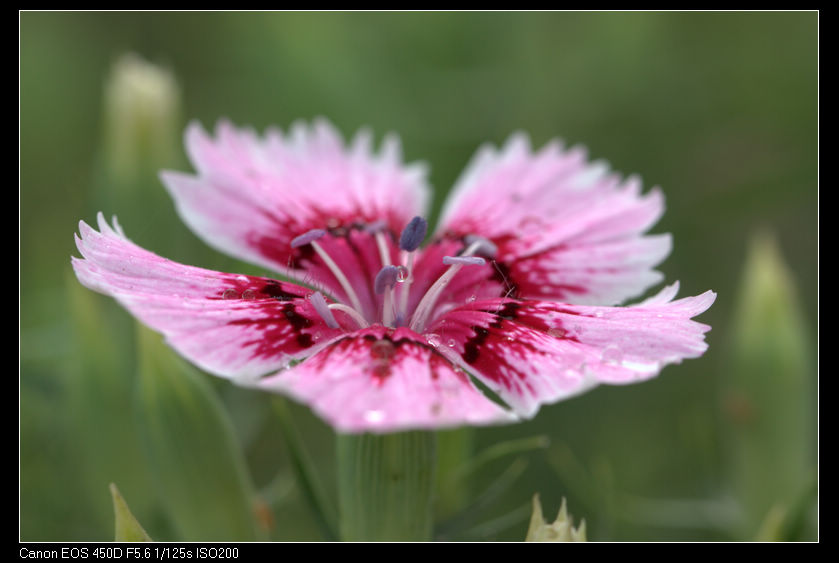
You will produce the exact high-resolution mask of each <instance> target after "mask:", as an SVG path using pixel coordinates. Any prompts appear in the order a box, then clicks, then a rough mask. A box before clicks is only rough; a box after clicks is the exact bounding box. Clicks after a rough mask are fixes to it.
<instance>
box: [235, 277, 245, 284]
mask: <svg viewBox="0 0 839 563" xmlns="http://www.w3.org/2000/svg"><path fill="white" fill-rule="evenodd" d="M236 279H237V280H239V281H240V282H242V283H248V278H247V276H236Z"/></svg>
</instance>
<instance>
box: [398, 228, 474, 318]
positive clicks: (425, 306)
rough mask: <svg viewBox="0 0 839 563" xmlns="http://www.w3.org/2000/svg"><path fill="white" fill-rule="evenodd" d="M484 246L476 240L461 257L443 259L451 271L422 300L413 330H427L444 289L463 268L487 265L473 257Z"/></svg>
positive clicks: (415, 316) (444, 274)
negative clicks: (427, 323)
mask: <svg viewBox="0 0 839 563" xmlns="http://www.w3.org/2000/svg"><path fill="white" fill-rule="evenodd" d="M482 245H483V241H481V240H476V241H475V242H473V243H472V244H470V245H469V246H468V247H467V248H466V250H465V251H463V254H461V255H460V256H445V257H444V258H443V263H444V264H450V266H449V269H448V270H446V271H445V272H444V273H443V275H442V276H440V277H439V278H437V281H436V282H434V284H433V285H432V286H431V287H430V288H429V289H428V291H427V292H426V293H425V295H424V296H423V297H422V299H421V300H420V302H419V305H417V308H416V310H415V311H414V316H413V318H412V319H411V326H410V328H411V330H413V331H415V332H422V331H423V330H424V329H425V324H426V322H427V321H428V317H429V316H431V312H432V311H433V309H434V305H435V304H436V303H437V299H438V298H439V297H440V294H441V293H442V292H443V289H445V287H446V286H447V285H448V284H449V282H451V281H452V280H453V279H454V277H455V276H456V275H457V273H458V272H459V271H460V269H461V268H462V267H463V266H477V265H482V264H484V263H485V261H484V259H483V258H479V257H477V256H472V254H474V253H475V251H477V250H478V249H479V248H481V247H482ZM467 258H477V259H478V260H472V261H470V260H466V259H467Z"/></svg>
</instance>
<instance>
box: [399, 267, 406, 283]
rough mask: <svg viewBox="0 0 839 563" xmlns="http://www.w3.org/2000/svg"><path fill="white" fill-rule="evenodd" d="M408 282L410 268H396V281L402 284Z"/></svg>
mask: <svg viewBox="0 0 839 563" xmlns="http://www.w3.org/2000/svg"><path fill="white" fill-rule="evenodd" d="M407 280H408V268H406V267H405V266H397V267H396V281H398V282H399V283H402V282H404V281H407Z"/></svg>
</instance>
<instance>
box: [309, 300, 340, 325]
mask: <svg viewBox="0 0 839 563" xmlns="http://www.w3.org/2000/svg"><path fill="white" fill-rule="evenodd" d="M309 303H311V304H312V307H314V308H315V311H317V313H318V315H320V317H321V318H322V319H323V322H325V323H326V326H328V327H329V328H341V325H339V324H338V321H336V320H335V315H333V314H332V311H331V310H330V309H329V304H328V303H327V302H326V298H324V296H323V294H322V293H321V292H320V291H316V292H314V293H313V294H311V295H310V296H309Z"/></svg>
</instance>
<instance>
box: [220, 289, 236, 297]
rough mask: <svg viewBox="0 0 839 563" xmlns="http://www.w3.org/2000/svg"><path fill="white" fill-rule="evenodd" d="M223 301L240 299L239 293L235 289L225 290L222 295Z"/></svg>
mask: <svg viewBox="0 0 839 563" xmlns="http://www.w3.org/2000/svg"><path fill="white" fill-rule="evenodd" d="M221 298H222V299H239V293H238V292H237V291H236V290H235V289H225V290H224V293H222V294H221Z"/></svg>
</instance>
